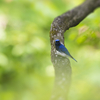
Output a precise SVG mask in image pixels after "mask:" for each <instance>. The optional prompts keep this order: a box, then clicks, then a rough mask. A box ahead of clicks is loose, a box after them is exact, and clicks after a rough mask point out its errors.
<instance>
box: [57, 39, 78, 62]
mask: <svg viewBox="0 0 100 100" xmlns="http://www.w3.org/2000/svg"><path fill="white" fill-rule="evenodd" d="M55 48H56V50H57V52H56V53H57V54H58V55H60V56H64V57H67V56H69V57H71V58H72V59H73V60H75V59H74V58H73V57H72V56H71V54H70V53H69V51H68V50H67V48H66V47H65V46H64V45H63V44H62V43H60V40H59V39H56V40H55ZM75 61H76V62H77V60H75Z"/></svg>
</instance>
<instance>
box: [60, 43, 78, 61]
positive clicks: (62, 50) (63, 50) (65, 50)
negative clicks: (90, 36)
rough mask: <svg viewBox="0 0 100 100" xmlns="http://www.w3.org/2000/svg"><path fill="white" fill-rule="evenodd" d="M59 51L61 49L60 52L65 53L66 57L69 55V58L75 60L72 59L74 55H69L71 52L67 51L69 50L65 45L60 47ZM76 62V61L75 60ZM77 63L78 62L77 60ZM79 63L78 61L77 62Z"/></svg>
mask: <svg viewBox="0 0 100 100" xmlns="http://www.w3.org/2000/svg"><path fill="white" fill-rule="evenodd" d="M59 49H60V52H63V53H65V54H66V55H68V56H69V57H71V58H72V59H74V58H73V57H72V55H71V54H70V53H69V51H68V50H67V48H66V47H65V46H64V45H63V44H61V45H60V46H59ZM74 60H75V59H74ZM75 61H76V60H75ZM76 62H77V61H76Z"/></svg>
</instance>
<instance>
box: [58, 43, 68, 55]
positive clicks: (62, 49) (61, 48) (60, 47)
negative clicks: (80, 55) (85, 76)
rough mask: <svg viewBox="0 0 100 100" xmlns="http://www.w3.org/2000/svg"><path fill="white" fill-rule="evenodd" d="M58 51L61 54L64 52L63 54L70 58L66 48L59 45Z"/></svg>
mask: <svg viewBox="0 0 100 100" xmlns="http://www.w3.org/2000/svg"><path fill="white" fill-rule="evenodd" d="M59 49H60V51H61V52H64V53H65V54H67V55H69V56H70V53H69V52H68V50H67V49H66V47H65V46H64V45H63V44H61V45H60V46H59Z"/></svg>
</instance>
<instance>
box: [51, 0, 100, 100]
mask: <svg viewBox="0 0 100 100" xmlns="http://www.w3.org/2000/svg"><path fill="white" fill-rule="evenodd" d="M99 6H100V0H86V1H85V2H84V3H82V4H81V5H79V6H78V7H76V8H74V9H72V10H70V11H68V12H65V13H64V14H62V15H60V16H58V17H57V18H55V19H54V21H53V23H52V24H51V29H50V42H51V60H52V63H53V66H54V69H55V85H54V90H53V94H52V98H51V100H66V95H67V93H68V88H69V85H70V80H71V66H70V61H69V59H68V58H64V57H61V56H59V55H57V54H56V49H55V40H56V39H60V41H61V42H62V43H63V44H64V36H63V34H64V32H65V31H66V30H68V29H69V28H71V27H74V26H76V25H78V24H79V23H80V22H81V21H82V20H83V19H84V18H85V17H86V16H87V15H89V14H90V13H91V12H93V11H94V10H95V9H96V8H98V7H99Z"/></svg>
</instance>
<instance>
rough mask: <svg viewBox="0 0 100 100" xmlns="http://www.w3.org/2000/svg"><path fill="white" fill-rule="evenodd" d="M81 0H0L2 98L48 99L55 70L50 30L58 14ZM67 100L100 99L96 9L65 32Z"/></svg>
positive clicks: (99, 16)
mask: <svg viewBox="0 0 100 100" xmlns="http://www.w3.org/2000/svg"><path fill="white" fill-rule="evenodd" d="M83 1H84V0H0V100H49V98H50V95H51V92H52V88H53V82H54V69H53V66H52V63H51V58H50V49H51V48H50V37H49V31H50V26H51V23H52V21H53V20H54V18H55V17H57V16H58V15H61V14H62V13H64V12H66V11H68V10H70V9H72V8H74V7H75V6H77V5H79V4H81V3H82V2H83ZM64 36H65V45H66V47H67V48H68V50H69V51H70V53H71V54H72V55H73V57H74V58H75V59H76V60H77V61H78V62H77V63H76V62H75V61H74V60H72V59H70V61H71V66H72V71H73V73H72V84H71V89H70V92H69V97H68V98H69V100H100V9H97V10H95V11H94V12H93V13H92V14H90V15H89V16H88V17H87V18H85V19H84V20H83V21H82V22H81V23H80V24H79V25H77V26H76V27H73V28H70V29H69V30H68V31H66V33H65V35H64Z"/></svg>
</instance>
